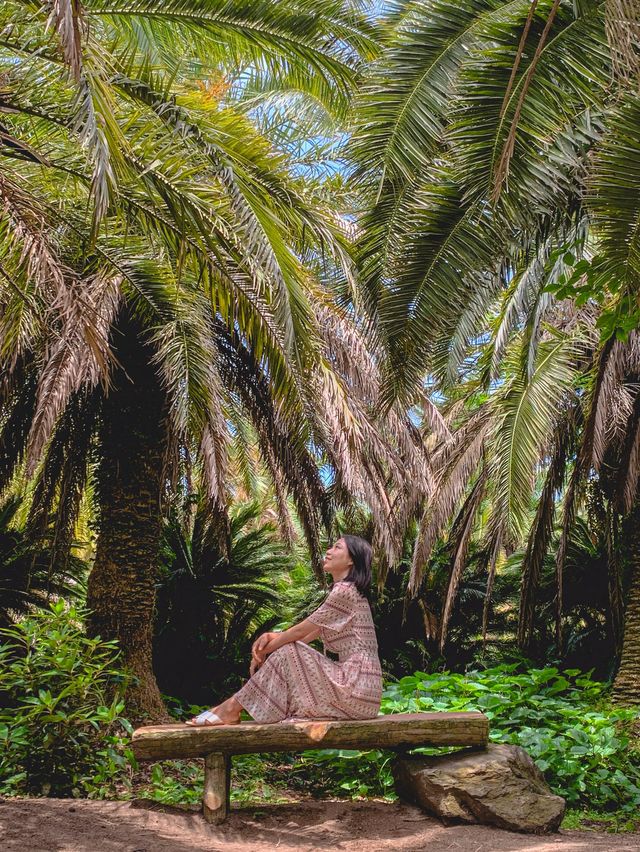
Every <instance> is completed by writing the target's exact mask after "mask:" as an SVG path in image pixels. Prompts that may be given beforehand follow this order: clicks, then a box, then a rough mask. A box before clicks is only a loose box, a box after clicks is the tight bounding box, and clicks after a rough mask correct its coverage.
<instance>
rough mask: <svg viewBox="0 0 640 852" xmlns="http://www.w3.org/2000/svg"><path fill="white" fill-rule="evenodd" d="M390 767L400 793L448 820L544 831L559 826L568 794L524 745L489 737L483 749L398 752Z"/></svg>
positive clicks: (402, 796) (538, 831)
mask: <svg viewBox="0 0 640 852" xmlns="http://www.w3.org/2000/svg"><path fill="white" fill-rule="evenodd" d="M392 768H393V775H394V778H395V782H396V791H397V793H398V795H399V796H400V797H401V798H403V799H406V800H408V801H410V802H415V803H416V804H417V805H420V806H421V807H422V808H424V809H425V810H426V811H428V812H429V813H432V814H434V815H435V816H437V817H440V819H442V820H443V821H444V822H445V823H449V822H459V821H462V822H468V823H482V824H484V825H496V826H498V827H499V828H506V829H509V830H511V831H523V832H528V833H531V834H545V833H547V832H552V831H557V830H558V827H559V825H560V823H561V822H562V817H563V816H564V809H565V801H564V799H563V798H562V797H561V796H555V795H554V794H553V793H552V792H551V790H550V789H549V787H548V786H547V784H546V782H545V780H544V777H543V775H542V773H541V772H540V770H539V769H538V767H537V766H536V765H535V763H534V762H533V760H532V759H531V758H530V757H529V755H528V754H527V752H526V751H525V750H524V749H523V748H520V746H513V745H506V744H503V743H489V745H488V747H487V748H486V749H482V750H478V749H477V748H470V749H463V750H462V751H459V752H456V753H455V754H448V755H437V756H434V757H430V756H426V755H414V756H404V757H396V759H395V760H394V763H393V767H392Z"/></svg>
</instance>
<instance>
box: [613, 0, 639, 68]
mask: <svg viewBox="0 0 640 852" xmlns="http://www.w3.org/2000/svg"><path fill="white" fill-rule="evenodd" d="M604 8H605V18H604V21H605V31H606V33H607V40H608V42H609V48H610V50H611V64H612V67H613V73H614V75H615V76H616V77H618V78H620V79H623V80H630V79H634V78H636V77H637V76H638V74H640V2H638V0H606V3H605V6H604Z"/></svg>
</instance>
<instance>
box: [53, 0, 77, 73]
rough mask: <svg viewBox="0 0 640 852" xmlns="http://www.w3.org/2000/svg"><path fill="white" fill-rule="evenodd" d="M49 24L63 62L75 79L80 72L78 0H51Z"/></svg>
mask: <svg viewBox="0 0 640 852" xmlns="http://www.w3.org/2000/svg"><path fill="white" fill-rule="evenodd" d="M48 5H49V6H50V9H51V11H50V13H49V26H52V27H53V28H54V29H55V31H56V33H57V34H58V38H59V39H60V47H61V48H62V55H63V57H64V61H65V64H66V65H67V67H68V68H69V70H70V71H71V74H72V75H73V77H74V79H75V80H79V79H80V76H81V73H82V6H81V5H80V3H79V2H78V0H51V2H50V3H49V4H48Z"/></svg>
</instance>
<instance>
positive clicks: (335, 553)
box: [324, 538, 353, 580]
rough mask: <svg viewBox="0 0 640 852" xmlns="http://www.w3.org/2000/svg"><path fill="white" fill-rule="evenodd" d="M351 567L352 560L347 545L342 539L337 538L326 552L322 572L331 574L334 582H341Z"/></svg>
mask: <svg viewBox="0 0 640 852" xmlns="http://www.w3.org/2000/svg"><path fill="white" fill-rule="evenodd" d="M352 565H353V560H352V559H351V554H350V553H349V550H348V549H347V544H346V542H345V540H344V539H343V538H339V539H338V540H337V541H336V543H335V544H334V545H332V546H331V547H330V548H328V550H327V552H326V555H325V557H324V570H325V571H327V572H328V573H329V574H331V576H332V577H333V579H334V580H341V579H342V578H343V577H346V576H347V574H348V573H349V571H350V570H351V567H352Z"/></svg>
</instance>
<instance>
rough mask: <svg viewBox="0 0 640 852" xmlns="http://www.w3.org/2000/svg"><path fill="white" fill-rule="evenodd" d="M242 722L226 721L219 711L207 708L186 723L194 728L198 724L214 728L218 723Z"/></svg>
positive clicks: (236, 723) (233, 723)
mask: <svg viewBox="0 0 640 852" xmlns="http://www.w3.org/2000/svg"><path fill="white" fill-rule="evenodd" d="M238 724H240V722H239V721H238V722H225V721H224V720H223V719H221V718H220V716H218V714H217V713H214V712H213V710H205V711H204V712H203V713H200V715H199V716H195V717H194V718H193V719H188V720H187V721H186V722H185V725H190V726H191V727H192V728H196V727H198V726H201V727H204V728H213V727H215V726H216V725H238Z"/></svg>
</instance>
